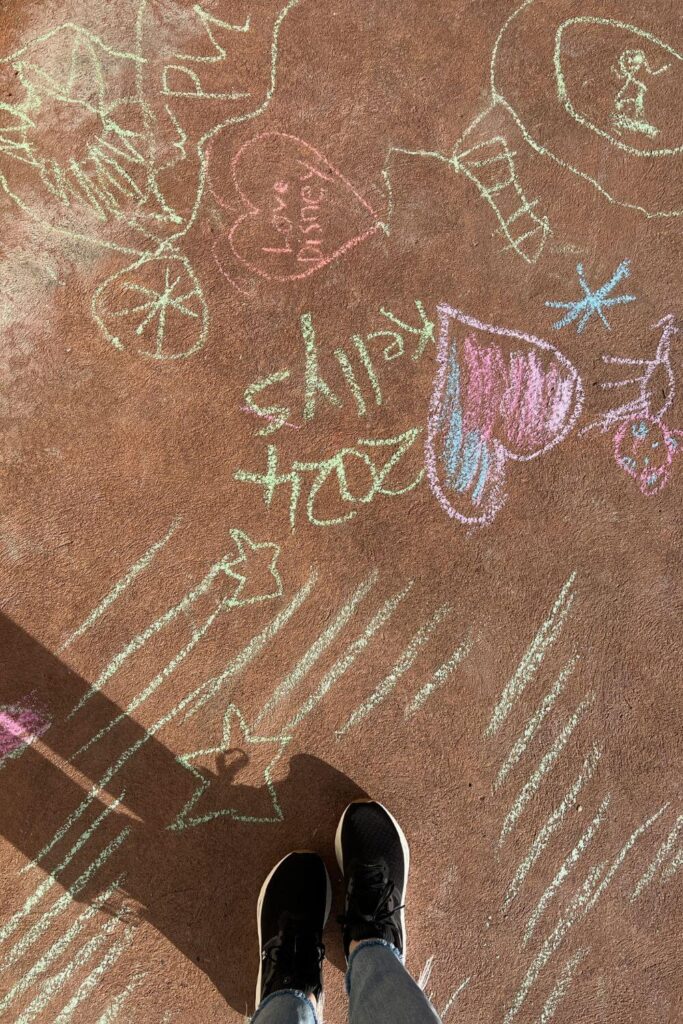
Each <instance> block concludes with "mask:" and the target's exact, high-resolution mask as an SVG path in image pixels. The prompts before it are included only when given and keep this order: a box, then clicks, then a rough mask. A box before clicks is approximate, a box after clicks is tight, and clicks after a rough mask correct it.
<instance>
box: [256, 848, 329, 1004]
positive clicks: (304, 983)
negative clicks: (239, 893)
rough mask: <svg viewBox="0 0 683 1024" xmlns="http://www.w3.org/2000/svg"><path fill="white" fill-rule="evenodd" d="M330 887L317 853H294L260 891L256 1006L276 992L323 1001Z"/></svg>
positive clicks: (276, 869)
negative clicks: (287, 990) (288, 991)
mask: <svg viewBox="0 0 683 1024" xmlns="http://www.w3.org/2000/svg"><path fill="white" fill-rule="evenodd" d="M331 903H332V888H331V886H330V879H329V876H328V874H327V870H326V868H325V865H324V864H323V862H322V860H321V859H320V857H319V856H318V855H317V854H316V853H290V854H289V855H288V856H287V857H285V858H284V859H283V860H281V861H280V862H279V863H278V864H276V865H275V867H274V868H273V870H272V871H271V872H270V874H269V875H268V877H267V878H266V880H265V882H264V883H263V885H262V886H261V892H260V894H259V898H258V906H257V909H256V918H257V923H258V938H259V949H260V951H261V965H260V968H259V976H258V982H257V984H256V1006H257V1007H258V1005H259V1003H261V1001H262V1000H263V999H265V998H266V996H269V995H271V993H272V992H277V991H279V990H280V989H283V988H294V989H297V990H298V991H299V992H303V993H304V994H305V995H314V996H315V998H316V1000H317V1002H318V1003H320V1000H321V996H322V988H323V984H322V963H323V959H324V956H325V947H324V946H323V943H322V934H323V928H324V927H325V922H326V921H327V918H328V915H329V913H330V905H331Z"/></svg>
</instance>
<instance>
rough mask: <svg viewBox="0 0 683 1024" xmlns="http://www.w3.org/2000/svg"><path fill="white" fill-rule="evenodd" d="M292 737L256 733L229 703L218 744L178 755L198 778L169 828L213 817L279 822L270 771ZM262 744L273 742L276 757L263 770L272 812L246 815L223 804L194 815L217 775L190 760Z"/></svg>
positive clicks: (253, 822)
mask: <svg viewBox="0 0 683 1024" xmlns="http://www.w3.org/2000/svg"><path fill="white" fill-rule="evenodd" d="M235 726H237V728H238V730H239V733H240V736H239V738H238V740H237V742H235V739H234V731H235ZM291 738H292V737H291V736H289V735H281V736H255V735H254V734H253V733H252V731H251V729H250V727H249V726H248V725H247V723H246V721H245V719H244V716H243V715H242V712H241V711H240V710H239V708H238V707H236V705H234V704H229V705H228V707H227V709H226V712H225V715H224V716H223V729H222V737H221V742H220V744H219V745H218V746H217V747H211V748H210V749H208V750H195V751H193V752H192V753H190V754H183V755H181V756H180V757H178V758H177V760H178V762H179V763H180V764H181V765H182V766H183V767H184V768H186V769H187V771H189V772H190V774H191V775H192V776H193V777H194V778H195V779H196V780H197V786H196V788H195V791H194V793H193V794H192V796H191V797H190V799H189V800H188V801H187V803H186V804H185V806H184V807H183V808H182V810H181V811H180V812H179V814H178V816H177V818H176V819H175V821H174V822H172V824H171V825H169V826H168V827H169V828H170V829H172V830H173V831H176V832H181V831H183V830H184V829H187V828H195V827H196V826H197V825H205V824H206V823H207V822H209V821H213V820H214V819H216V818H231V819H232V820H233V821H241V822H245V823H248V824H251V825H267V824H276V823H277V822H279V821H282V819H283V813H282V808H281V807H280V802H279V800H278V795H277V790H276V789H275V784H274V783H273V771H274V769H275V765H276V764H277V762H278V761H279V760H280V758H281V757H282V754H283V751H284V750H285V748H286V747H287V746H288V744H289V743H290V741H291ZM262 743H270V744H273V745H275V746H276V748H277V749H276V752H275V756H274V757H273V758H272V759H271V760H270V761H269V762H268V764H267V765H266V768H265V770H264V772H263V779H264V782H265V788H266V790H267V791H268V795H269V797H270V800H271V803H272V814H269V815H251V814H245V813H243V812H242V811H239V810H238V809H237V808H235V807H222V808H220V810H217V811H209V812H207V813H206V814H195V813H194V810H195V808H196V806H197V804H198V803H199V801H200V800H201V799H202V797H203V796H204V794H205V793H206V792H207V790H209V789H210V788H211V786H212V784H213V783H215V782H216V781H217V780H218V779H219V778H220V776H214V777H213V778H207V776H206V775H204V774H203V773H202V772H201V771H199V769H197V768H196V767H194V765H193V764H192V762H193V761H196V760H198V759H200V758H204V757H215V756H217V755H220V754H224V753H227V752H228V751H230V750H234V749H235V747H236V746H239V747H240V748H244V747H247V746H253V745H255V744H262Z"/></svg>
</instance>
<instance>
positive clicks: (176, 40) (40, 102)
mask: <svg viewBox="0 0 683 1024" xmlns="http://www.w3.org/2000/svg"><path fill="white" fill-rule="evenodd" d="M299 2H300V0H288V2H287V3H285V4H284V5H283V6H281V7H280V8H279V9H278V10H277V11H276V13H275V16H274V18H273V19H272V21H269V15H268V14H267V12H261V11H260V10H258V9H255V10H254V11H253V12H252V14H253V16H252V15H249V16H247V17H246V19H245V20H244V21H242V22H239V23H236V24H234V23H231V22H228V21H224V20H222V19H220V18H219V17H217V16H216V15H214V14H211V13H210V12H209V11H207V10H206V9H205V8H204V7H202V6H201V4H195V5H194V6H192V7H187V6H186V5H183V4H181V3H178V2H171V3H168V4H160V3H158V2H157V0H138V5H137V11H136V14H135V17H134V20H133V25H132V28H133V30H134V36H135V42H134V45H133V46H132V47H131V48H130V49H129V50H120V49H116V48H114V47H112V46H110V45H109V44H108V43H107V42H106V41H105V40H103V39H102V38H100V37H99V36H97V35H96V34H94V33H93V32H90V31H89V30H88V29H86V28H84V27H83V26H80V25H77V24H74V23H72V22H65V23H64V24H61V25H57V26H56V27H54V28H52V29H50V30H49V31H47V32H45V33H43V34H42V35H40V36H38V37H37V38H35V39H33V40H32V41H31V42H29V43H27V44H26V45H25V46H23V47H21V48H20V49H18V50H15V51H14V52H13V53H10V54H9V55H8V56H6V57H2V58H0V76H6V77H8V79H9V80H11V81H12V82H13V83H14V85H13V89H15V90H16V93H18V96H17V99H16V100H14V101H13V102H12V103H7V102H4V101H3V102H1V103H0V189H2V190H3V191H4V192H5V193H6V194H7V195H8V197H9V198H10V199H11V200H12V201H13V202H14V203H16V205H17V206H18V207H19V208H20V209H21V210H22V211H23V212H24V213H25V214H26V215H27V216H29V217H32V218H33V219H35V220H37V221H38V222H39V223H40V224H42V225H44V226H46V227H48V228H50V229H51V230H53V231H56V232H58V233H59V234H61V235H62V236H64V237H66V238H68V239H71V240H75V241H78V242H79V243H87V244H88V245H91V246H93V247H94V248H95V249H100V250H103V251H105V252H107V253H109V254H110V255H112V254H118V256H119V257H120V263H121V265H120V266H119V268H118V269H117V270H115V272H114V273H112V274H111V275H110V276H109V277H107V278H106V279H105V280H104V281H102V283H101V284H100V285H99V286H98V287H97V289H96V291H95V293H94V295H93V298H92V306H91V312H92V316H93V319H94V320H95V322H96V323H97V325H98V327H99V328H100V330H101V331H102V334H103V335H104V337H105V339H106V340H107V341H108V342H109V343H110V344H111V345H113V346H114V347H115V348H116V349H118V350H126V351H129V352H131V353H134V354H137V355H141V356H144V357H146V358H151V359H155V360H167V359H185V358H187V357H189V356H191V355H193V354H194V353H195V352H197V351H199V350H200V349H201V348H202V347H203V346H204V344H205V343H206V338H207V336H208V330H209V322H210V316H209V310H208V306H207V303H206V299H205V296H204V293H203V289H202V286H201V283H200V282H199V279H198V278H197V275H196V273H195V271H194V269H193V266H192V263H191V261H190V259H189V257H188V256H187V255H186V254H184V253H183V252H182V245H183V240H184V239H185V236H186V235H187V234H188V232H189V231H190V230H191V228H192V227H193V225H194V224H195V223H196V221H197V218H198V215H199V211H200V208H201V204H202V200H203V197H204V193H205V188H206V174H207V161H208V147H209V143H210V140H211V139H212V138H213V137H214V136H215V135H216V134H217V133H218V132H220V131H222V130H223V129H225V128H228V127H230V126H235V125H238V124H243V123H245V122H247V121H249V120H252V119H253V118H256V117H258V116H260V114H262V113H263V112H264V111H265V110H266V108H267V107H268V106H269V104H270V101H271V99H272V97H273V95H274V93H275V88H276V81H277V65H278V60H279V40H280V32H281V28H282V24H283V22H284V20H285V18H286V17H287V15H288V14H289V12H290V11H291V10H293V9H294V8H295V7H296V6H297V5H298V4H299ZM256 36H258V38H259V39H262V41H263V45H262V46H261V52H260V54H259V57H258V59H257V60H256V61H255V60H254V50H253V47H252V37H256ZM219 40H222V42H221V41H219ZM241 47H243V48H244V53H245V57H244V61H240V59H239V54H240V48H241ZM190 51H192V52H190ZM242 63H243V64H244V65H245V67H246V68H247V72H246V74H247V76H248V78H249V81H248V82H246V83H242V85H241V86H238V87H235V88H230V72H231V70H232V69H234V68H239V67H240V66H241V64H242ZM55 69H58V70H55ZM232 74H233V75H240V74H243V72H241V71H234V70H233V71H232ZM245 86H246V87H245ZM179 182H180V183H182V186H183V194H182V195H179V194H178V184H179Z"/></svg>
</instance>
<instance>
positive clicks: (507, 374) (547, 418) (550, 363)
mask: <svg viewBox="0 0 683 1024" xmlns="http://www.w3.org/2000/svg"><path fill="white" fill-rule="evenodd" d="M439 321H440V332H439V340H438V351H437V371H436V377H435V381H434V389H433V392H432V398H431V403H430V409H429V426H428V436H427V442H426V449H425V461H426V467H427V477H428V480H429V486H430V488H431V490H432V493H433V494H434V496H435V497H436V499H437V501H438V502H439V504H440V505H441V507H442V508H443V510H444V511H445V512H446V513H447V514H448V515H449V516H451V517H452V518H454V519H456V520H458V521H459V522H461V523H463V524H465V525H469V526H483V525H486V524H488V523H491V522H492V521H493V520H494V519H495V517H496V515H497V514H498V512H499V511H500V509H501V508H502V507H503V505H504V504H505V502H506V500H507V489H506V477H507V463H508V462H509V461H529V460H531V459H535V458H538V457H539V456H541V455H543V454H544V453H546V452H548V451H550V450H551V449H552V448H553V447H554V446H555V445H557V444H559V443H560V442H561V441H562V440H563V439H564V438H565V437H566V436H567V435H568V434H569V433H570V432H571V430H572V429H573V428H574V425H575V423H576V421H577V419H578V417H579V415H580V413H581V409H582V406H583V386H582V383H581V380H580V378H579V374H578V372H577V370H576V369H575V368H574V366H573V365H572V364H571V363H570V362H569V360H568V359H567V358H566V357H565V356H564V355H562V353H561V352H559V350H558V349H556V348H555V347H554V346H553V345H551V344H550V342H547V341H544V340H542V339H540V338H536V337H534V336H532V335H529V334H524V333H522V332H520V331H515V330H511V329H510V328H506V327H494V326H492V325H490V324H484V323H482V322H481V321H479V320H476V319H474V318H473V317H471V316H468V315H466V314H465V313H463V312H461V311H460V310H457V309H454V308H452V307H451V306H447V305H445V304H444V305H441V306H439Z"/></svg>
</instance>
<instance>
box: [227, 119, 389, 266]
mask: <svg viewBox="0 0 683 1024" xmlns="http://www.w3.org/2000/svg"><path fill="white" fill-rule="evenodd" d="M269 146H270V147H274V152H275V159H272V158H271V160H270V161H269V162H268V164H267V166H268V178H267V181H266V183H265V185H264V184H263V182H260V183H259V186H258V187H259V188H260V189H261V190H263V191H264V194H265V199H269V200H270V202H271V203H272V204H274V207H275V208H274V211H273V209H271V211H270V217H271V222H270V234H271V238H272V235H273V232H274V233H275V235H277V236H278V238H277V239H275V240H277V241H279V242H281V243H282V242H287V244H288V245H289V246H290V248H289V249H288V248H287V245H281V246H280V247H279V248H278V247H276V246H272V247H264V246H262V247H261V253H260V254H258V258H256V255H257V249H256V246H255V240H257V238H258V233H259V229H261V230H262V233H264V232H263V226H264V223H265V222H266V221H267V218H268V216H269V214H268V212H267V211H266V209H265V206H266V202H265V200H264V199H263V198H262V199H260V201H259V202H257V201H253V200H254V192H255V191H256V189H254V187H253V186H252V187H251V188H249V186H248V183H245V181H244V177H245V173H248V171H249V168H250V167H253V166H254V163H255V162H257V161H255V160H254V157H255V156H258V155H259V151H261V154H262V152H263V150H264V148H265V150H266V152H267V148H268V147H269ZM278 150H279V151H280V152H279V153H278ZM212 155H213V150H211V151H210V153H209V167H211V158H212ZM250 158H251V163H250ZM297 163H298V164H299V165H300V167H299V168H298V172H300V177H299V180H298V181H295V179H294V176H293V174H292V173H291V172H292V170H293V168H295V166H296V164H297ZM258 165H259V166H261V163H260V162H259V163H258ZM304 170H305V171H306V175H307V176H308V177H304V175H303V171H304ZM231 172H232V181H233V184H234V187H235V190H236V192H237V195H238V196H239V200H240V202H241V203H242V205H243V206H244V207H245V211H244V212H243V213H241V214H240V215H239V216H238V218H237V220H235V222H234V223H233V224H232V226H231V227H230V229H229V231H228V232H227V240H228V243H229V245H230V249H231V252H232V254H233V255H234V256H235V257H236V258H237V259H238V260H239V262H240V263H241V264H243V265H244V266H245V267H247V268H248V270H249V271H251V272H252V273H255V274H258V275H259V276H260V277H263V278H265V279H266V280H269V281H295V280H301V279H303V278H306V277H309V276H310V275H311V274H314V273H315V272H316V271H318V270H321V269H322V268H323V267H325V266H327V265H328V264H329V263H332V262H333V261H334V260H336V259H339V257H341V256H342V255H343V254H344V253H345V252H348V251H349V250H350V249H352V248H353V247H354V246H356V245H359V244H360V243H361V242H363V241H365V239H366V238H369V237H370V236H371V235H372V234H374V233H375V232H376V231H377V230H378V228H380V227H381V222H380V220H379V218H378V216H377V214H376V213H375V211H374V210H373V209H372V207H371V206H370V204H369V203H368V202H367V200H366V199H364V198H363V196H361V195H360V193H359V192H358V191H357V190H356V188H355V187H354V186H353V185H352V184H351V182H350V181H349V180H348V179H347V178H345V177H344V175H343V174H342V173H341V171H339V170H337V168H336V167H334V165H333V164H331V163H330V162H329V160H328V159H327V158H326V157H325V156H323V154H322V153H320V152H319V151H318V150H317V149H315V148H314V147H313V146H310V145H309V144H308V143H307V142H304V141H303V139H300V138H298V137H297V136H295V135H289V134H286V133H285V132H276V131H272V132H263V133H261V134H260V135H256V136H254V138H252V139H249V140H248V141H247V142H245V143H244V145H243V146H241V147H240V149H239V150H238V151H237V153H236V154H235V156H234V157H233V159H232V161H231ZM210 173H211V172H210ZM214 178H215V175H214V176H212V180H213V179H214ZM211 190H212V192H213V195H214V197H215V198H216V200H217V201H218V202H219V203H220V205H221V206H223V207H224V208H226V209H230V208H231V207H230V206H229V204H228V203H226V202H224V201H223V199H222V198H221V196H220V194H219V193H218V192H217V190H216V188H215V186H214V185H212V189H211ZM268 190H270V191H268ZM328 192H330V193H331V196H330V195H328ZM295 193H296V197H294V194H295ZM330 198H332V199H333V200H334V203H333V214H337V215H338V214H339V210H340V209H341V210H342V211H343V210H344V209H346V211H347V212H349V211H351V212H354V213H356V215H357V214H358V213H360V214H361V215H362V216H363V217H365V216H366V215H367V216H368V217H369V218H370V220H371V223H370V225H369V226H368V227H366V228H365V229H363V230H361V231H356V232H355V233H354V234H353V235H351V236H350V237H344V232H340V231H339V230H338V228H337V230H336V234H337V235H341V241H335V242H333V243H332V245H331V246H330V247H329V248H328V249H327V250H326V251H323V249H322V242H321V240H320V235H321V234H322V233H323V228H322V224H325V226H326V227H327V229H328V232H329V229H330V228H331V229H332V230H333V231H334V229H335V227H336V225H335V224H334V222H333V221H332V222H331V221H330V218H329V213H328V211H327V209H326V208H323V205H322V204H323V202H327V204H328V205H329V200H330ZM316 199H317V200H318V201H317V202H315V200H316ZM340 200H341V203H340ZM290 203H292V207H290V205H289V204H290ZM295 203H298V204H299V207H300V209H299V211H298V212H299V216H298V217H296V218H295V219H294V220H293V219H292V217H291V216H289V214H292V215H293V207H294V204H295ZM304 214H307V216H308V218H309V219H308V220H306V221H304V220H303V219H302V217H303V215H304ZM274 218H277V221H276V224H279V225H280V226H279V227H278V226H275V225H274ZM321 222H322V223H321ZM289 225H291V228H290V227H289ZM250 231H251V234H250ZM293 236H296V248H292V247H291V246H292V239H293ZM225 237H226V236H225V234H223V235H222V236H220V237H219V239H218V240H217V243H216V245H214V258H215V259H216V261H217V263H218V265H219V267H220V268H221V270H222V272H223V273H225V270H223V266H222V261H221V258H220V256H219V255H218V253H217V245H218V244H219V243H220V242H221V241H222V240H224V239H225ZM250 245H251V247H252V248H253V249H254V252H252V253H249V246H250ZM297 249H298V253H297V251H296V250H297ZM245 250H246V252H245ZM318 254H319V255H318ZM279 257H287V258H286V259H279ZM288 262H290V263H292V262H293V263H294V264H295V265H294V266H293V267H292V268H291V269H288V270H287V272H283V271H282V268H281V266H278V263H279V264H282V263H284V264H285V266H286V264H287V263H288ZM273 264H275V267H273ZM301 264H303V265H301ZM227 276H229V275H227Z"/></svg>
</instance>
